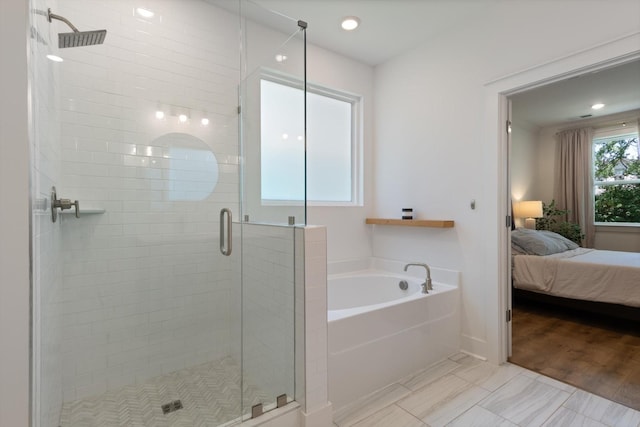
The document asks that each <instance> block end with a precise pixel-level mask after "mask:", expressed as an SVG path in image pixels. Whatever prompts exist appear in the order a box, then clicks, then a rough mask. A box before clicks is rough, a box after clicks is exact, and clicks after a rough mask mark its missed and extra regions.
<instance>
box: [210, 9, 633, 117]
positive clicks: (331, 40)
mask: <svg viewBox="0 0 640 427" xmlns="http://www.w3.org/2000/svg"><path fill="white" fill-rule="evenodd" d="M208 1H211V2H216V3H218V4H220V3H223V2H225V1H226V0H208ZM253 1H254V2H255V3H257V4H259V5H260V6H262V7H264V8H267V9H270V10H273V11H276V12H278V13H281V14H284V15H286V16H289V17H291V18H294V19H296V20H297V19H301V20H304V21H306V22H307V23H308V24H309V26H308V29H307V40H308V41H309V42H310V43H313V44H316V45H318V46H321V47H324V48H326V49H329V50H332V51H334V52H337V53H340V54H342V55H344V56H347V57H350V58H353V59H356V60H358V61H360V62H363V63H365V64H369V65H371V66H375V65H378V64H381V63H383V62H385V61H388V60H390V59H391V58H393V57H395V56H397V55H400V54H401V53H403V52H406V51H407V50H410V49H412V48H413V47H415V46H418V45H420V44H421V43H422V42H423V41H425V40H428V39H430V38H431V39H433V38H435V37H437V36H438V35H439V34H441V33H444V32H446V31H451V29H452V28H456V27H459V26H460V25H464V22H465V21H466V20H470V19H474V20H478V19H482V16H486V15H485V14H487V13H495V9H496V8H499V7H500V4H501V2H500V1H496V0H253ZM352 15H355V16H357V17H359V18H360V20H361V25H360V27H359V28H358V29H357V30H355V31H352V32H346V31H344V30H342V29H341V28H340V22H341V20H342V18H344V17H345V16H352ZM260 16H262V22H263V23H264V24H266V25H273V21H271V22H268V21H266V20H265V19H266V18H265V14H260V13H257V14H256V15H252V17H253V18H254V19H257V20H261V18H260ZM512 100H513V101H514V118H516V114H517V119H518V120H523V121H525V122H527V123H528V124H529V125H531V126H534V127H545V126H550V125H555V124H559V123H566V122H569V121H575V120H578V119H579V117H580V116H582V115H585V114H592V115H593V117H598V116H603V115H610V114H614V113H618V112H622V111H629V110H634V109H640V61H637V62H635V63H633V64H629V65H625V66H619V67H616V68H613V69H609V70H601V71H599V72H597V73H590V74H585V75H582V76H580V77H574V78H572V79H568V80H564V81H561V82H557V83H554V84H551V85H547V86H544V87H540V88H537V89H534V90H531V91H527V92H524V93H521V94H518V95H515V96H513V97H512ZM595 102H602V103H604V104H606V106H605V107H604V108H603V109H601V110H599V111H595V110H591V105H592V104H594V103H595Z"/></svg>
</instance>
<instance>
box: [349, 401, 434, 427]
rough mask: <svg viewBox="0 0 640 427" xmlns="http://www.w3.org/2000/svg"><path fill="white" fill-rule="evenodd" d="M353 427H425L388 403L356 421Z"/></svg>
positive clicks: (411, 416)
mask: <svg viewBox="0 0 640 427" xmlns="http://www.w3.org/2000/svg"><path fill="white" fill-rule="evenodd" d="M353 427H427V425H426V424H425V423H423V422H422V421H420V420H419V419H417V418H416V417H414V416H413V415H411V414H409V413H408V412H406V411H404V410H403V409H401V408H400V407H398V406H396V405H390V406H387V407H385V408H383V409H382V410H380V411H378V412H375V413H373V414H371V415H369V416H368V417H367V418H365V419H363V420H361V421H359V422H357V423H356V424H354V425H353Z"/></svg>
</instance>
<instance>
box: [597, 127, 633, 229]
mask: <svg viewBox="0 0 640 427" xmlns="http://www.w3.org/2000/svg"><path fill="white" fill-rule="evenodd" d="M639 154H640V147H639V145H638V132H637V130H632V131H630V130H629V129H624V128H623V129H618V130H617V131H611V130H610V131H608V132H602V131H600V132H597V133H596V135H595V138H594V140H593V181H594V212H595V222H596V223H618V224H620V223H635V224H640V159H639V158H640V156H639Z"/></svg>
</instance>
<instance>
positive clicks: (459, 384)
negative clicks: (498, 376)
mask: <svg viewBox="0 0 640 427" xmlns="http://www.w3.org/2000/svg"><path fill="white" fill-rule="evenodd" d="M488 394H489V392H488V391H487V390H484V389H482V388H480V387H476V386H474V385H473V384H471V383H470V382H468V381H465V380H463V379H461V378H459V377H457V376H455V375H451V374H450V375H447V376H445V377H442V378H440V379H439V380H436V381H434V382H432V383H431V384H429V385H428V386H427V387H424V388H422V389H420V390H418V391H414V392H413V393H411V395H409V396H407V397H406V398H404V399H402V400H400V401H398V403H397V405H398V406H400V407H401V408H403V409H404V410H406V411H407V412H409V413H411V414H412V415H414V416H415V417H417V418H420V419H421V420H423V421H424V422H425V423H427V424H428V425H429V426H432V427H437V426H444V425H446V424H447V423H449V422H450V421H451V420H453V419H454V418H456V417H457V416H458V415H460V414H461V413H463V412H464V411H466V410H467V409H469V408H471V407H472V406H473V405H475V404H476V403H477V402H479V401H480V400H482V399H483V398H485V397H486V396H487V395H488Z"/></svg>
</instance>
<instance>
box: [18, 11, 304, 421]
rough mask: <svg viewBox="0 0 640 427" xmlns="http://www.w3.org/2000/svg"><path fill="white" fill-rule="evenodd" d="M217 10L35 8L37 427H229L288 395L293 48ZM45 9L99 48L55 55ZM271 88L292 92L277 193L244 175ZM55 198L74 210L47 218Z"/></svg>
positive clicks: (275, 34) (246, 15)
mask: <svg viewBox="0 0 640 427" xmlns="http://www.w3.org/2000/svg"><path fill="white" fill-rule="evenodd" d="M231 3H232V2H229V1H226V0H225V1H222V2H216V1H214V0H211V1H200V0H191V1H184V0H173V1H171V0H168V1H165V2H151V3H148V4H147V5H148V8H141V7H140V5H139V4H138V3H137V2H136V1H134V0H110V1H108V2H104V1H101V0H59V1H57V2H54V3H51V2H45V1H43V0H31V2H30V10H31V11H32V15H31V23H32V32H31V34H32V35H33V37H32V38H31V41H30V57H31V63H32V64H33V69H32V70H31V75H30V80H31V84H32V86H31V87H32V90H31V96H32V105H33V111H32V118H33V133H34V137H33V140H32V141H31V143H32V150H31V161H32V167H31V169H32V182H33V185H32V195H31V197H32V202H33V203H32V205H33V212H32V225H33V227H32V229H33V234H32V242H33V244H32V247H33V249H32V251H33V252H32V255H33V263H34V267H33V277H34V279H33V307H34V314H33V327H34V330H33V336H34V338H33V383H34V384H33V388H32V389H33V398H32V400H33V405H32V407H33V420H34V423H33V424H34V425H35V426H47V427H48V426H51V425H60V426H61V427H68V426H77V425H89V426H99V425H101V424H100V422H101V421H104V420H109V422H110V423H111V424H109V422H107V424H109V425H112V424H113V425H116V424H117V425H145V426H153V427H156V426H163V425H168V424H167V423H170V424H173V425H177V424H181V425H224V424H228V423H234V422H237V421H239V420H240V419H241V418H247V417H249V416H251V410H252V408H254V406H255V405H257V404H262V405H263V407H262V409H263V410H268V409H270V408H272V407H275V406H277V404H278V396H280V400H279V402H280V404H283V403H285V402H287V401H290V400H292V399H293V398H294V396H295V391H296V390H295V378H294V377H295V372H294V331H295V323H294V314H295V313H294V306H293V302H294V297H295V295H294V277H295V275H294V273H296V269H295V266H294V254H295V247H294V231H295V228H294V227H292V226H290V225H289V223H290V221H291V222H292V223H295V224H304V222H305V201H304V188H305V180H304V92H303V91H302V90H303V89H304V38H303V33H302V31H301V29H300V27H299V26H298V23H297V22H296V21H292V20H288V19H286V18H283V17H282V16H280V15H277V14H273V13H271V12H268V11H265V10H263V9H260V8H258V7H256V6H255V5H253V4H252V3H250V2H249V1H246V0H239V1H237V2H233V5H234V6H233V7H230V6H229V5H230V4H231ZM54 6H55V7H54ZM49 7H52V9H53V10H52V12H53V13H55V14H56V15H59V16H62V17H64V18H65V19H66V20H68V21H70V22H73V24H74V25H75V26H77V27H78V28H80V29H81V30H83V31H85V30H86V31H89V30H101V29H106V37H105V39H104V42H103V43H102V44H97V45H93V46H81V47H74V48H64V49H61V48H59V47H58V33H64V32H68V31H69V29H68V28H67V27H66V24H65V23H64V21H60V20H54V21H53V22H49V21H48V20H47V9H48V8H49ZM239 29H241V30H242V31H241V33H242V36H240V31H238V30H239ZM50 54H55V55H57V56H59V57H60V58H61V59H62V60H63V62H52V61H50V60H48V59H46V55H50ZM265 76H268V78H267V79H265V78H263V77H265ZM274 76H275V77H277V78H281V79H283V80H281V81H280V82H281V83H282V82H284V81H286V82H287V84H288V85H289V86H288V87H293V88H295V89H296V90H298V92H296V95H295V96H294V97H293V98H291V99H286V100H285V99H280V102H277V103H276V106H277V105H285V106H286V107H287V109H286V110H285V111H286V114H288V116H289V118H290V120H289V121H288V122H286V123H284V124H286V125H287V126H288V127H287V128H286V129H284V130H282V131H281V132H282V133H281V134H280V137H282V136H283V134H285V133H288V134H290V135H291V136H292V137H291V138H290V139H289V140H288V142H293V141H295V143H296V145H294V146H292V147H289V148H290V149H291V152H293V153H295V155H294V156H293V157H294V158H295V159H297V160H296V162H295V163H291V164H290V166H288V167H289V168H290V169H291V170H293V171H295V172H296V173H297V175H295V178H292V179H291V181H292V182H294V183H295V185H294V188H295V194H294V195H293V196H292V197H287V198H285V199H286V200H285V199H282V200H280V199H278V200H275V199H273V198H269V197H263V196H262V195H261V193H260V192H261V191H262V190H261V189H260V187H261V180H262V178H261V175H260V173H259V171H260V168H261V167H262V166H258V168H257V169H255V168H254V166H253V165H255V163H253V162H257V164H261V162H262V159H261V157H260V153H261V150H262V147H261V140H262V139H264V136H263V135H262V134H261V129H262V128H263V126H262V125H263V124H265V123H267V122H269V123H273V121H272V119H271V118H269V116H268V113H269V112H271V111H272V108H273V106H269V105H266V104H264V105H262V104H261V99H262V98H263V97H262V94H261V86H262V84H263V83H262V82H263V81H265V80H269V79H270V80H269V81H273V80H274V78H275V77H274ZM239 87H240V103H239V101H238V88H239ZM300 91H302V92H300ZM300 93H302V96H300ZM239 105H240V107H241V114H238V106H239ZM263 113H264V115H263ZM284 124H283V125H284ZM279 132H280V131H279ZM285 139H287V138H285ZM300 171H302V172H303V173H302V175H300ZM54 186H55V188H56V191H57V196H58V197H59V198H62V199H70V200H71V201H74V200H78V201H79V215H78V217H76V215H74V213H75V212H74V209H73V208H72V209H64V210H60V208H55V209H56V211H57V212H58V215H57V218H56V221H55V222H53V221H52V216H51V213H52V212H51V210H52V207H51V204H50V202H51V194H52V193H51V190H52V187H54ZM252 191H253V193H252ZM255 191H258V193H255ZM63 205H64V206H66V204H64V203H63ZM70 213H71V214H70ZM290 218H291V220H290ZM297 272H298V274H299V270H297ZM298 384H299V382H298Z"/></svg>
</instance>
